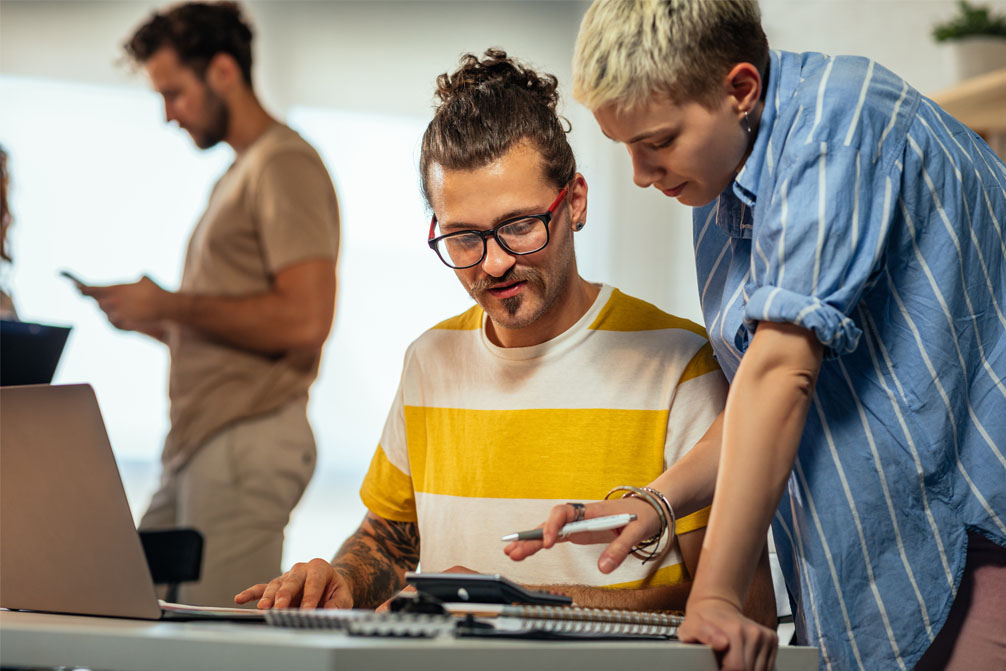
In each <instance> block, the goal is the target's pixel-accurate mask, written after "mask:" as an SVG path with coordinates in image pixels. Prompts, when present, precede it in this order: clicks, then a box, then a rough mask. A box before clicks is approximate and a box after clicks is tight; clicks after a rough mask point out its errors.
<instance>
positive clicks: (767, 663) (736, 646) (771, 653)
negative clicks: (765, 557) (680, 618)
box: [678, 597, 779, 671]
mask: <svg viewBox="0 0 1006 671" xmlns="http://www.w3.org/2000/svg"><path fill="white" fill-rule="evenodd" d="M678 639H679V640H680V641H681V642H682V643H703V644H705V645H708V646H709V647H711V648H712V649H713V650H715V651H716V652H718V653H720V654H719V655H718V657H719V659H720V668H721V669H723V671H734V670H737V671H772V669H774V668H775V656H776V652H777V651H778V649H779V637H778V636H776V633H775V632H774V631H772V630H771V629H768V628H766V627H763V626H761V625H760V624H758V623H757V622H755V621H753V620H749V619H748V618H746V617H744V616H743V615H742V614H741V611H740V609H739V608H738V607H737V606H735V605H734V604H732V603H730V602H729V601H727V600H725V599H720V598H716V597H708V598H699V599H689V600H688V606H687V608H686V610H685V621H684V622H683V623H682V625H681V626H680V627H678Z"/></svg>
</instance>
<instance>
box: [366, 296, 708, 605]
mask: <svg viewBox="0 0 1006 671" xmlns="http://www.w3.org/2000/svg"><path fill="white" fill-rule="evenodd" d="M484 321H485V314H484V312H483V311H482V309H481V308H480V307H478V306H475V307H472V308H471V309H470V310H468V311H467V312H465V313H463V314H461V315H459V316H457V317H454V318H452V319H448V320H447V321H445V322H442V323H440V324H438V325H437V326H435V327H434V328H432V329H430V330H429V331H427V332H426V333H424V334H423V335H422V336H420V337H419V338H418V339H417V340H416V341H415V342H413V343H412V345H411V346H410V347H409V349H408V351H407V352H406V355H405V364H404V369H403V371H402V380H401V383H400V385H399V389H398V393H397V395H396V396H395V402H394V405H393V406H392V408H391V412H390V413H389V415H388V420H387V423H386V424H385V427H384V433H383V435H382V437H381V442H380V445H378V448H377V451H376V452H375V454H374V458H373V461H372V462H371V465H370V471H369V472H368V473H367V477H366V478H365V480H364V482H363V486H362V488H361V490H360V495H361V497H362V498H363V502H364V504H366V506H367V507H368V508H369V509H370V510H371V511H372V512H374V513H375V514H377V515H380V516H381V517H384V518H386V519H389V520H398V521H418V523H419V533H420V538H421V553H420V564H421V565H422V567H423V570H425V571H442V570H445V569H447V568H450V567H451V566H454V565H462V566H467V567H468V568H471V569H474V570H477V571H480V572H483V573H501V574H503V575H506V576H507V577H509V578H511V579H512V580H516V581H518V582H521V583H525V584H558V583H566V584H581V585H595V586H618V587H634V586H638V585H639V584H640V581H641V579H642V578H643V577H644V576H645V575H646V574H647V573H648V571H649V570H650V566H649V565H647V566H642V565H641V564H640V562H638V561H627V562H625V563H624V564H623V565H622V566H621V567H619V568H618V569H617V570H616V571H615V572H613V573H611V574H608V575H603V574H601V573H600V572H599V571H598V569H597V558H598V556H599V554H600V552H601V550H602V549H603V546H601V545H592V546H582V545H574V544H572V543H562V544H560V546H558V547H557V549H554V550H552V551H549V552H540V553H538V554H537V555H535V556H533V557H531V558H529V559H526V560H524V561H522V562H513V561H510V560H509V559H508V558H507V557H506V555H504V554H503V543H501V542H500V536H502V535H504V534H507V533H511V532H513V531H518V530H520V529H529V528H532V527H534V526H536V525H538V524H539V523H540V522H541V521H542V520H543V519H544V518H545V516H546V514H547V513H548V512H549V510H550V508H551V507H552V506H553V505H554V504H556V503H563V502H566V501H589V500H593V499H600V498H603V497H604V495H605V493H606V492H607V491H608V490H609V489H611V487H613V486H615V485H645V484H647V483H649V482H650V481H652V480H653V479H654V478H656V477H657V476H658V475H660V473H662V472H663V471H664V470H665V469H666V467H667V466H668V465H669V464H671V463H673V462H674V461H676V460H677V459H680V458H681V456H682V455H684V454H685V452H687V451H688V449H689V448H690V447H691V446H692V445H693V444H694V443H695V442H696V441H697V440H698V439H699V438H700V437H701V436H702V434H703V433H705V431H706V429H708V428H709V425H710V424H711V423H712V421H713V419H715V418H716V416H717V414H719V412H720V410H722V408H723V404H724V402H725V399H726V391H727V383H726V381H725V379H724V377H723V375H722V373H721V372H720V369H719V367H718V366H717V364H716V362H715V361H714V359H713V355H712V349H711V348H710V346H709V343H708V341H707V340H706V337H705V331H704V330H703V329H702V328H701V327H700V326H698V325H696V324H694V323H692V322H690V321H688V320H686V319H681V318H678V317H674V316H672V315H669V314H667V313H665V312H662V311H660V310H658V309H657V308H656V307H654V306H653V305H650V304H649V303H646V302H644V301H641V300H639V299H636V298H632V297H631V296H626V295H625V294H623V293H622V292H620V291H618V290H617V289H612V288H611V287H609V286H603V287H602V289H601V291H600V293H599V295H598V297H597V299H596V300H595V301H594V304H593V306H592V307H591V308H590V310H589V311H588V312H587V313H586V314H585V315H584V316H583V317H582V318H581V319H580V320H579V321H578V322H577V323H576V324H574V325H573V326H572V327H570V328H569V329H568V330H567V331H566V332H565V333H562V334H561V335H559V336H558V337H556V338H553V339H552V340H549V341H548V342H545V343H542V344H540V345H535V346H533V347H520V348H501V347H497V346H495V345H493V344H492V343H491V342H490V341H489V339H488V338H487V337H486V335H485V328H484ZM707 519H708V509H705V510H703V511H699V512H698V513H695V514H694V515H691V516H689V517H687V518H683V519H682V520H679V521H678V531H679V534H680V533H686V532H687V531H690V530H694V529H698V528H701V527H704V526H705V524H706V520H707ZM676 550H677V549H676V548H675V550H674V551H672V552H671V553H669V555H668V557H667V559H666V560H665V562H664V565H663V566H662V567H661V568H660V569H659V571H658V572H657V574H656V575H655V577H654V578H653V579H652V580H651V581H650V583H649V584H651V585H659V584H670V583H674V582H677V581H679V580H682V579H687V578H688V576H687V575H686V573H687V572H686V571H685V569H684V565H683V564H682V563H681V557H680V554H678V552H677V551H676Z"/></svg>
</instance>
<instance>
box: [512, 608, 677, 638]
mask: <svg viewBox="0 0 1006 671" xmlns="http://www.w3.org/2000/svg"><path fill="white" fill-rule="evenodd" d="M503 615H505V616H511V617H519V618H521V619H522V620H523V624H524V626H527V627H529V628H533V629H535V630H537V631H542V632H546V633H572V634H597V635H601V636H667V637H672V636H675V635H676V634H677V629H678V626H679V625H680V624H681V623H682V622H683V621H684V617H682V616H681V615H676V614H673V613H661V612H643V611H630V610H616V609H611V608H582V607H578V606H559V607H556V606H534V605H514V606H508V607H505V608H504V609H503Z"/></svg>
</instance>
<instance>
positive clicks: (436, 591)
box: [405, 571, 573, 606]
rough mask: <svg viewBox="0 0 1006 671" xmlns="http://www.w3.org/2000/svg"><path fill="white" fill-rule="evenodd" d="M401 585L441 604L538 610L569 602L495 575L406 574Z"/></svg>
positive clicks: (563, 598) (570, 600)
mask: <svg viewBox="0 0 1006 671" xmlns="http://www.w3.org/2000/svg"><path fill="white" fill-rule="evenodd" d="M405 582H407V583H408V584H410V585H412V586H413V587H415V588H416V590H417V591H419V592H423V593H425V594H429V595H430V596H432V597H434V598H437V599H439V600H440V601H443V602H451V601H469V602H471V603H503V604H509V603H529V604H535V605H541V606H568V605H569V604H571V603H572V602H573V600H572V599H571V598H570V597H568V596H566V595H564V594H555V593H553V592H543V591H538V590H531V589H526V588H524V587H522V586H521V585H518V584H517V583H515V582H512V581H510V580H507V579H506V578H504V577H503V576H501V575H497V574H484V573H413V572H412V571H409V572H408V573H406V574H405Z"/></svg>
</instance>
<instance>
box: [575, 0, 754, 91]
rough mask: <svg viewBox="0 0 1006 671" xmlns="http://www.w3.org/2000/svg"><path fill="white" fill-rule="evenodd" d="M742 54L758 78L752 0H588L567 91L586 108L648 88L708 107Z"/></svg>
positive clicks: (741, 59) (743, 61)
mask: <svg viewBox="0 0 1006 671" xmlns="http://www.w3.org/2000/svg"><path fill="white" fill-rule="evenodd" d="M745 62H746V63H751V64H753V65H754V66H755V67H757V68H758V70H759V72H761V74H762V78H763V80H764V78H765V75H766V74H767V67H768V41H767V40H766V38H765V32H764V31H763V30H762V27H761V13H760V12H759V10H758V3H757V2H756V0H595V1H594V3H593V4H592V5H591V6H590V8H589V9H588V10H587V13H586V15H584V17H583V22H582V23H581V24H580V34H579V36H578V37H577V39H576V50H575V54H574V56H573V97H574V98H576V99H577V100H579V101H580V102H581V103H583V104H584V105H586V106H587V107H588V108H589V109H592V110H596V109H598V108H600V107H604V106H606V105H610V104H614V105H615V106H616V108H617V109H620V110H624V109H629V108H632V107H634V106H636V105H637V104H639V103H642V102H644V101H646V100H648V99H649V98H651V97H652V96H654V95H663V96H667V97H669V98H671V99H672V100H674V101H675V102H678V103H684V102H687V101H692V100H694V101H696V102H698V103H700V104H703V105H705V106H706V107H711V106H713V105H714V104H715V99H716V92H717V90H718V89H719V87H720V85H721V83H722V81H723V78H724V77H725V76H726V75H727V74H728V73H729V72H730V70H731V69H732V68H733V66H734V65H736V64H737V63H745Z"/></svg>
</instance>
